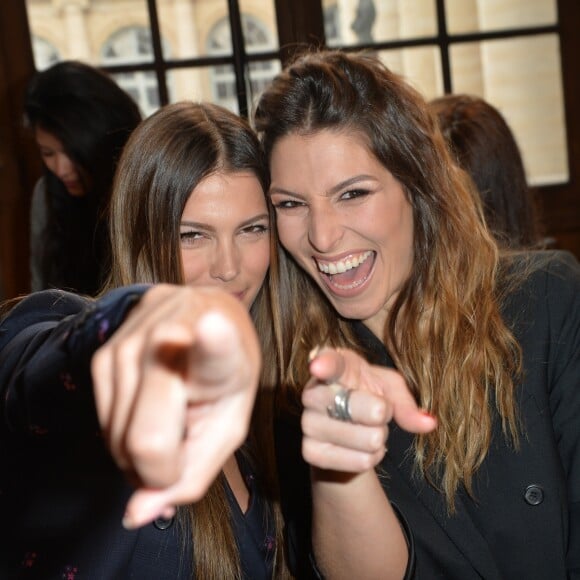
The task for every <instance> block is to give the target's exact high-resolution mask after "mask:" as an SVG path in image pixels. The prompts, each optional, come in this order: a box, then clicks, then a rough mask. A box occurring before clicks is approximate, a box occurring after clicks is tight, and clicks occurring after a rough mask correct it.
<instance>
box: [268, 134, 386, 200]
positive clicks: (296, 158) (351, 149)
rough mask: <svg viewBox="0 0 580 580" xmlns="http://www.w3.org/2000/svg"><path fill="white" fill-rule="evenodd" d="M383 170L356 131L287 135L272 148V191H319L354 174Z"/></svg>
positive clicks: (366, 142)
mask: <svg viewBox="0 0 580 580" xmlns="http://www.w3.org/2000/svg"><path fill="white" fill-rule="evenodd" d="M385 170H386V169H385V167H384V166H383V165H382V164H381V163H380V161H379V160H378V159H377V158H376V157H375V155H374V154H373V153H372V151H371V150H370V148H369V146H368V141H367V140H366V139H365V137H364V136H363V135H361V134H360V132H357V131H352V132H347V131H340V132H337V131H331V130H321V131H317V132H315V133H311V134H306V135H301V134H290V135H286V136H284V137H282V138H281V139H279V140H278V141H277V143H276V145H275V146H274V148H273V149H272V156H271V178H272V189H273V190H274V189H276V188H277V187H280V188H286V187H288V186H289V185H290V184H294V185H293V188H294V187H296V188H297V189H298V190H301V191H302V190H304V191H306V190H308V189H309V184H310V185H313V184H316V188H317V189H318V191H321V190H326V189H327V188H330V187H332V186H333V185H335V184H336V183H337V182H340V181H342V180H344V179H349V178H350V177H352V176H353V175H358V174H365V173H370V174H375V173H377V172H381V171H385Z"/></svg>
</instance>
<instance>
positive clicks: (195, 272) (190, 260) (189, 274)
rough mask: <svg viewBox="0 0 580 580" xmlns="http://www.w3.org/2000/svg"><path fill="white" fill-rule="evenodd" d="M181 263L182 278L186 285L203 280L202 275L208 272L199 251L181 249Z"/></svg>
mask: <svg viewBox="0 0 580 580" xmlns="http://www.w3.org/2000/svg"><path fill="white" fill-rule="evenodd" d="M181 265H182V268H183V280H184V282H185V284H187V285H188V286H195V285H196V284H201V283H202V282H203V277H204V275H206V274H207V273H208V272H209V265H208V264H206V262H205V259H204V258H203V256H202V255H200V254H199V253H197V252H196V253H195V254H194V253H193V252H188V251H183V250H182V251H181Z"/></svg>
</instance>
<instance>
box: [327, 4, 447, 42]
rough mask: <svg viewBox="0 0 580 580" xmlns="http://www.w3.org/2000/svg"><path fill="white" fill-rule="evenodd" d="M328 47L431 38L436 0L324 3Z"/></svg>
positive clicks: (434, 22) (435, 21) (435, 18)
mask: <svg viewBox="0 0 580 580" xmlns="http://www.w3.org/2000/svg"><path fill="white" fill-rule="evenodd" d="M322 4H323V10H324V28H325V32H326V42H327V44H328V45H329V46H350V45H357V44H369V43H371V42H385V41H389V40H400V39H404V38H413V37H424V36H433V35H435V34H436V31H437V12H436V9H435V0H404V1H403V0H343V1H340V0H323V2H322Z"/></svg>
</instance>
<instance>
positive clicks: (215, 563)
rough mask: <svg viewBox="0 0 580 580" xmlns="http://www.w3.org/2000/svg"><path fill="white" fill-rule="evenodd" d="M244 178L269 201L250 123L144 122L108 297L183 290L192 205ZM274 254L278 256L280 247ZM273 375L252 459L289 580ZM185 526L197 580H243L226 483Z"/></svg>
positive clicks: (219, 117)
mask: <svg viewBox="0 0 580 580" xmlns="http://www.w3.org/2000/svg"><path fill="white" fill-rule="evenodd" d="M235 171H250V172H251V173H253V174H254V175H255V176H256V177H257V178H258V180H259V181H260V183H261V185H262V187H263V189H264V191H267V189H268V171H267V165H266V162H265V159H264V157H263V154H262V150H261V148H260V145H259V142H258V140H257V137H256V135H255V134H254V132H253V131H252V129H251V128H250V126H249V125H248V124H247V122H245V121H244V120H242V119H241V118H239V117H237V116H236V115H234V114H233V113H231V112H229V111H227V110H226V109H223V108H222V107H219V106H216V105H212V104H207V103H201V104H194V103H190V102H181V103H176V104H173V105H168V106H166V107H163V108H162V109H160V110H159V111H157V112H156V113H154V114H153V115H152V116H150V117H149V118H147V119H146V120H145V121H143V123H142V124H141V125H140V126H139V127H138V128H137V129H136V130H135V132H134V133H133V134H132V136H131V138H130V140H129V142H128V143H127V146H126V148H125V150H124V152H123V155H122V157H121V160H120V163H119V168H118V171H117V173H116V176H115V182H114V187H113V194H112V198H111V207H110V228H111V243H112V264H113V265H112V271H111V275H110V279H109V281H108V285H107V286H108V288H111V287H118V286H123V285H127V284H135V283H159V282H167V283H174V284H183V282H184V278H183V268H182V263H181V253H180V236H179V231H180V222H181V216H182V214H183V209H184V207H185V204H186V202H187V200H188V199H189V196H190V195H191V192H192V191H193V190H194V189H195V187H196V186H197V184H198V183H199V182H200V181H201V180H202V179H204V178H205V177H207V176H209V175H212V174H215V173H220V172H235ZM271 247H272V248H274V247H275V241H274V239H273V238H272V239H271ZM265 284H266V283H265ZM270 311H271V308H270V304H269V297H268V294H267V292H266V291H265V290H264V289H262V290H261V291H260V292H259V294H258V296H257V298H256V300H255V301H254V304H253V305H252V308H251V314H252V318H253V321H254V324H255V325H256V328H257V331H258V336H259V338H260V341H261V343H262V345H264V344H268V343H270V342H272V340H273V331H272V324H271V320H272V319H271V314H270ZM275 366H276V365H274V368H275ZM271 369H272V367H269V366H267V365H264V372H263V380H262V385H261V386H262V388H261V389H259V392H258V396H257V400H256V406H255V411H254V415H253V418H252V423H251V427H250V435H249V441H248V444H247V445H246V446H245V447H244V449H243V452H244V454H245V455H246V456H247V458H248V459H249V460H250V462H251V463H252V465H253V466H254V467H255V468H256V469H257V471H258V477H257V481H258V484H260V485H261V486H262V487H261V489H260V490H259V493H260V494H261V495H263V497H264V498H265V499H266V501H267V502H268V506H269V509H270V512H271V518H272V521H273V525H274V527H275V534H276V538H275V540H276V551H275V555H274V557H275V562H274V578H276V579H286V578H290V577H291V575H290V573H289V571H288V567H287V564H286V556H285V550H284V548H283V546H284V542H283V533H282V529H283V524H282V516H281V510H280V507H279V498H278V490H277V477H276V468H275V459H274V450H273V436H272V420H273V419H272V409H271V405H270V403H269V402H270V400H271V396H272V395H271V392H270V391H269V389H268V388H267V387H269V386H272V385H273V384H274V383H273V380H274V379H275V378H276V373H275V372H273V371H272V370H271ZM178 516H179V519H180V523H181V524H182V526H183V527H184V528H185V529H190V530H191V534H192V540H193V547H194V549H193V554H194V562H195V577H196V578H197V579H199V580H202V579H203V580H223V579H224V578H241V577H242V570H241V565H240V558H239V554H238V549H237V546H236V541H235V537H234V533H233V529H232V525H231V518H230V516H231V512H230V508H229V503H228V500H227V497H226V491H225V477H224V476H223V474H222V475H220V476H219V477H218V479H217V480H216V481H215V483H214V484H213V485H212V486H211V488H210V489H209V491H208V493H207V494H206V496H205V497H204V498H203V499H202V500H200V501H199V502H197V503H196V504H195V505H191V506H186V507H184V508H180V510H179V512H178ZM185 541H187V540H186V539H184V542H185Z"/></svg>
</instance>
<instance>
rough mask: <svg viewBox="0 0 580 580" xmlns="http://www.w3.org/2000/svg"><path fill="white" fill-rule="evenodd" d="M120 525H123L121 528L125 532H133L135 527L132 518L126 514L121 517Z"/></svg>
mask: <svg viewBox="0 0 580 580" xmlns="http://www.w3.org/2000/svg"><path fill="white" fill-rule="evenodd" d="M121 523H122V524H123V527H124V528H125V529H126V530H134V529H135V528H136V527H137V526H136V525H135V522H134V520H133V518H132V517H131V516H130V515H129V514H128V513H126V512H125V515H124V516H123V519H122V521H121Z"/></svg>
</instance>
